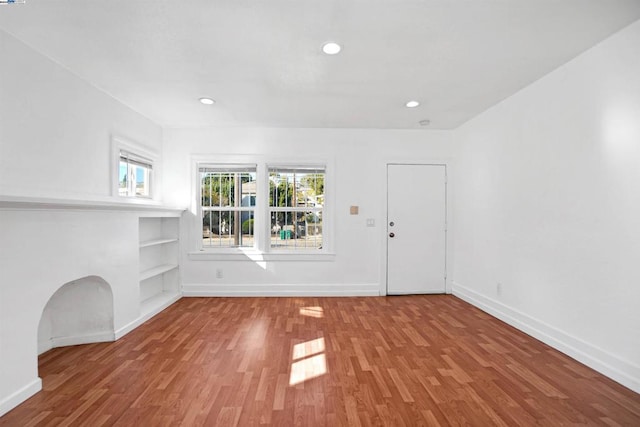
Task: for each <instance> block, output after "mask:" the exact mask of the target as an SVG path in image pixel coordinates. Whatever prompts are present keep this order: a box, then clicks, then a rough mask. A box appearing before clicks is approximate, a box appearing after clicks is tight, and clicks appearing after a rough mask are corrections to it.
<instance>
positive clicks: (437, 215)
mask: <svg viewBox="0 0 640 427" xmlns="http://www.w3.org/2000/svg"><path fill="white" fill-rule="evenodd" d="M446 173H447V172H446V166H445V165H400V164H390V165H387V293H388V294H390V295H394V294H395V295H398V294H430V293H444V292H445V276H446V258H445V257H446V225H447V221H446V219H447V213H446Z"/></svg>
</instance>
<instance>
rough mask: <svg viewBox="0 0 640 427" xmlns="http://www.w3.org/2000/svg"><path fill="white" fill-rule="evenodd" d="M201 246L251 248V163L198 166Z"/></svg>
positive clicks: (253, 200) (253, 183) (254, 183)
mask: <svg viewBox="0 0 640 427" xmlns="http://www.w3.org/2000/svg"><path fill="white" fill-rule="evenodd" d="M199 175H200V208H201V217H202V247H203V248H233V247H253V246H254V243H255V239H254V237H255V233H254V231H255V224H254V220H255V209H256V208H255V207H256V194H257V179H256V166H255V165H238V166H233V165H225V166H220V167H215V166H214V167H200V168H199Z"/></svg>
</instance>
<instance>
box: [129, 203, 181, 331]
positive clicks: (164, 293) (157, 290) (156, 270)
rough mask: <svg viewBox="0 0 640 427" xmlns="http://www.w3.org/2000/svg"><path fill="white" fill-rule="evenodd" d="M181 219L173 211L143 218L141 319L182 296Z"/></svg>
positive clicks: (140, 228) (140, 238)
mask: <svg viewBox="0 0 640 427" xmlns="http://www.w3.org/2000/svg"><path fill="white" fill-rule="evenodd" d="M179 229H180V217H179V216H176V215H175V214H173V213H171V212H167V213H164V214H160V215H158V214H149V215H145V216H141V217H140V218H139V222H138V246H139V248H140V251H139V255H140V256H139V269H140V283H139V289H140V316H141V317H140V319H141V320H142V321H146V320H148V319H150V318H151V317H153V316H155V315H156V314H158V313H159V312H160V311H162V310H164V309H165V308H167V307H168V306H169V305H171V304H173V303H174V302H175V301H177V300H178V299H179V298H180V297H181V296H182V293H181V286H180V269H179V265H178V260H179V251H180V242H179V236H180V230H179Z"/></svg>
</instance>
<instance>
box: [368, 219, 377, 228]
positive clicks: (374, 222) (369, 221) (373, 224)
mask: <svg viewBox="0 0 640 427" xmlns="http://www.w3.org/2000/svg"><path fill="white" fill-rule="evenodd" d="M375 226H376V220H375V219H374V218H367V227H375Z"/></svg>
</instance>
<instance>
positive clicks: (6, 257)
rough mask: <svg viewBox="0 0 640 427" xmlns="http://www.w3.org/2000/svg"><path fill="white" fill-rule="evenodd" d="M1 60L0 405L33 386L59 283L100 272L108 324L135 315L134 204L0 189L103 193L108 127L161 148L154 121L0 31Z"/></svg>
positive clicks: (121, 323) (106, 195) (1, 408)
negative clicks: (53, 205) (23, 205)
mask: <svg viewBox="0 0 640 427" xmlns="http://www.w3.org/2000/svg"><path fill="white" fill-rule="evenodd" d="M0 61H1V65H0V415H2V413H4V412H6V411H7V410H9V409H11V408H12V407H13V406H15V405H17V404H18V403H20V402H21V401H23V400H24V399H26V398H27V397H29V396H30V395H31V394H33V393H35V392H36V391H38V390H39V388H40V380H39V379H38V364H37V363H38V360H37V339H38V323H39V321H40V317H41V315H42V313H43V309H44V307H45V304H46V303H47V301H48V300H49V298H50V297H51V296H52V295H53V294H54V292H56V290H57V289H58V288H59V287H61V286H62V285H64V284H65V283H68V282H70V281H73V280H77V279H80V278H83V277H86V276H94V275H95V276H99V277H101V278H103V279H104V280H105V281H106V282H107V283H108V284H109V285H110V286H111V288H112V291H113V299H114V301H113V305H114V313H113V323H114V327H115V330H116V332H117V331H118V330H126V329H127V325H130V323H131V322H133V321H135V319H137V318H138V316H139V315H140V306H139V301H138V295H139V287H138V273H139V272H138V228H137V227H138V214H139V212H128V211H127V208H120V210H119V211H100V210H98V211H96V210H92V209H87V208H79V209H72V210H68V209H65V210H53V211H49V210H30V209H26V210H25V209H20V208H16V206H17V205H16V204H11V203H9V204H6V203H4V201H5V200H6V199H7V198H6V197H5V196H20V197H32V198H69V199H84V200H110V199H112V198H111V195H110V193H111V178H112V175H111V173H110V172H111V171H110V167H111V159H110V152H111V151H110V150H111V149H110V139H111V135H119V136H124V137H126V138H129V139H131V140H134V141H137V142H139V143H142V144H146V145H149V146H150V147H151V148H152V149H155V150H157V151H160V146H161V143H162V130H161V128H160V127H158V126H156V125H155V124H153V123H152V122H150V121H149V120H147V119H146V118H144V117H142V116H141V115H139V114H137V113H135V112H134V111H132V110H130V109H129V108H127V107H126V106H124V105H122V104H120V103H118V102H117V101H116V100H114V99H113V98H111V97H109V96H108V95H107V94H105V93H103V92H101V91H99V90H97V89H96V88H94V87H92V86H91V85H89V84H88V83H86V82H85V81H83V80H81V79H79V78H78V77H76V76H75V75H73V74H72V73H70V72H69V71H67V70H66V69H64V68H63V67H61V66H59V65H57V64H56V63H54V62H53V61H51V60H49V59H47V58H45V57H43V56H42V55H40V54H39V53H37V52H35V51H33V50H32V49H31V48H29V47H27V46H25V45H24V44H22V43H21V42H19V41H17V40H15V39H14V38H13V37H11V36H9V35H7V34H6V33H4V32H2V31H0ZM158 184H159V183H158ZM7 206H8V207H9V208H8V209H7ZM16 209H18V210H16Z"/></svg>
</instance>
